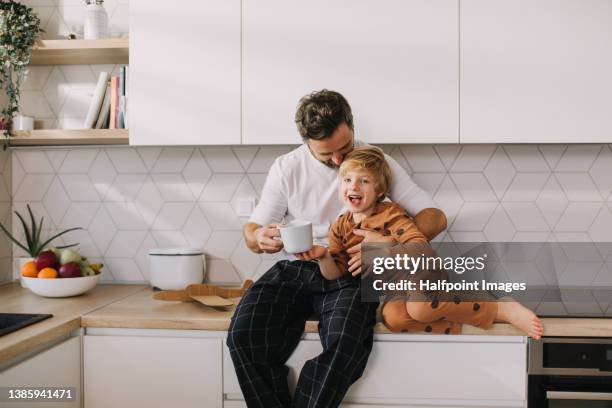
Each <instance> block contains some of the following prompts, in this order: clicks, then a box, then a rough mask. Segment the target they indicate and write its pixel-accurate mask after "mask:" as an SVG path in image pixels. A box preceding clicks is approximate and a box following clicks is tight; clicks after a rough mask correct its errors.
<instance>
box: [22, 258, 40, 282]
mask: <svg viewBox="0 0 612 408" xmlns="http://www.w3.org/2000/svg"><path fill="white" fill-rule="evenodd" d="M21 276H25V277H26V278H35V277H37V276H38V269H36V263H35V262H34V261H29V262H26V263H24V264H23V265H22V266H21Z"/></svg>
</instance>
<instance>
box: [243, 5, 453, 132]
mask: <svg viewBox="0 0 612 408" xmlns="http://www.w3.org/2000/svg"><path fill="white" fill-rule="evenodd" d="M458 14H459V1H458V0H386V1H383V2H380V1H374V0H337V1H333V2H329V1H327V0H310V1H295V0H289V1H288V0H243V17H242V24H243V33H242V38H243V47H242V52H243V66H242V71H243V72H242V86H243V93H242V96H243V98H242V103H243V104H242V109H243V116H242V119H243V122H242V125H243V127H242V143H243V144H288V143H301V139H300V136H299V134H298V132H297V129H296V126H295V123H294V115H295V110H296V106H297V104H298V100H299V99H300V98H301V97H302V96H304V95H306V94H308V93H310V92H312V91H315V90H320V89H323V88H327V89H332V90H337V91H339V92H341V93H342V94H343V95H344V96H345V97H346V98H347V99H348V101H349V104H351V107H352V109H353V114H354V121H355V131H356V136H357V137H358V138H360V139H362V140H365V141H367V142H376V143H457V142H458V140H459V139H458V130H459V123H458V117H459V106H458V99H459V94H458V92H459V83H458V77H459V71H458V63H459V60H458V40H459V39H458V30H459V27H458V24H459V21H458Z"/></svg>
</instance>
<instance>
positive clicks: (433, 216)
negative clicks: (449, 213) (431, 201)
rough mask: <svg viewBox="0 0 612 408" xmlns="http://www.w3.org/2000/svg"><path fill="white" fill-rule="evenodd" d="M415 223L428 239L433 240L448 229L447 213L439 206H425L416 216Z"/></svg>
mask: <svg viewBox="0 0 612 408" xmlns="http://www.w3.org/2000/svg"><path fill="white" fill-rule="evenodd" d="M414 223H415V224H416V226H417V228H418V229H419V230H420V231H421V232H422V233H423V235H425V236H426V237H427V240H428V241H431V240H432V239H434V238H435V237H436V236H437V235H438V234H439V233H441V232H442V231H444V230H445V229H446V215H444V212H442V210H440V209H438V208H425V209H424V210H421V211H420V212H419V213H418V214H417V215H415V216H414Z"/></svg>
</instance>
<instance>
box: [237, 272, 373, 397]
mask: <svg viewBox="0 0 612 408" xmlns="http://www.w3.org/2000/svg"><path fill="white" fill-rule="evenodd" d="M359 282H360V279H358V278H353V277H352V276H351V275H350V274H349V275H346V276H344V277H342V278H340V279H336V280H333V281H330V280H326V279H325V278H324V277H323V276H322V275H321V272H320V271H319V266H318V265H317V264H316V263H314V262H305V261H280V262H278V263H276V264H275V265H274V266H273V267H272V268H271V269H270V270H268V271H267V272H266V273H265V274H264V275H263V276H262V277H261V278H260V279H259V280H258V281H257V282H256V283H255V284H254V285H253V286H252V287H251V288H250V289H249V290H248V291H247V293H245V295H244V296H243V298H242V300H241V301H240V304H239V305H238V307H237V309H236V312H235V313H234V316H233V317H232V321H231V324H230V328H229V331H228V335H227V346H228V347H229V350H230V355H231V357H232V361H233V363H234V368H235V369H236V374H237V376H238V382H239V383H240V388H241V389H242V393H243V394H244V398H245V400H246V402H247V405H248V406H249V407H250V408H252V407H262V408H275V407H290V406H291V407H325V408H330V407H337V406H338V405H339V404H340V402H341V401H342V398H343V397H344V395H345V394H346V392H347V390H348V388H349V386H350V385H351V384H352V383H354V382H355V381H357V379H358V378H359V377H361V374H362V373H363V370H364V369H365V366H366V363H367V360H368V356H369V354H370V351H371V350H372V342H373V327H374V324H375V322H376V307H377V306H378V305H377V304H376V303H365V302H362V301H361V289H360V285H359ZM313 314H317V315H319V337H320V338H321V344H322V346H323V352H322V353H321V354H320V355H318V356H316V357H315V358H313V359H311V360H308V361H307V362H306V364H305V365H304V367H303V369H302V372H301V373H300V377H299V379H298V383H297V387H296V390H295V393H294V395H293V398H292V397H291V395H290V393H289V387H288V385H287V374H288V372H289V369H288V367H287V366H285V362H286V361H287V359H288V358H289V357H290V356H291V353H293V350H295V348H296V347H297V345H298V343H299V341H300V338H301V336H302V333H303V332H304V325H305V323H306V319H307V318H308V317H310V316H312V315H313Z"/></svg>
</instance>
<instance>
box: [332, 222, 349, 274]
mask: <svg viewBox="0 0 612 408" xmlns="http://www.w3.org/2000/svg"><path fill="white" fill-rule="evenodd" d="M345 235H346V234H345V233H344V232H343V231H342V228H341V219H340V218H338V219H336V221H335V222H334V223H333V224H332V225H331V227H330V228H329V236H328V239H329V248H328V250H329V253H330V255H331V256H332V258H334V262H335V263H336V266H337V267H338V270H340V271H341V272H342V273H343V274H344V273H346V272H348V261H349V256H348V254H347V253H346V248H345V247H344V243H343V242H342V240H343V239H344V237H345Z"/></svg>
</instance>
